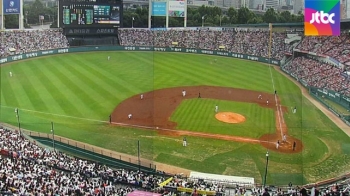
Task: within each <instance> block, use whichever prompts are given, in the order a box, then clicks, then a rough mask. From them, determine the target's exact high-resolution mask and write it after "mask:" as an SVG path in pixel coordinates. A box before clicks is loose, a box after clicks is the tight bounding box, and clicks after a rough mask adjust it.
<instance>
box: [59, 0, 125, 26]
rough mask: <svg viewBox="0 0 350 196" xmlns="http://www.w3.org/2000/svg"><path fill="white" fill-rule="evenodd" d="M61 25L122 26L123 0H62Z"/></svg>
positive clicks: (60, 6)
mask: <svg viewBox="0 0 350 196" xmlns="http://www.w3.org/2000/svg"><path fill="white" fill-rule="evenodd" d="M59 8H60V9H59V12H60V26H61V27H63V28H72V27H74V28H76V27H121V25H122V15H123V10H122V9H123V2H122V1H121V0H60V4H59Z"/></svg>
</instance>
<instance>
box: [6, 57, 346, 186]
mask: <svg viewBox="0 0 350 196" xmlns="http://www.w3.org/2000/svg"><path fill="white" fill-rule="evenodd" d="M107 56H111V60H110V61H107ZM213 58H215V59H217V62H216V63H213V64H210V62H212V61H213ZM10 71H12V72H13V77H9V72H10ZM271 73H272V74H270V69H269V67H268V66H266V65H262V64H260V63H257V62H252V61H244V60H239V59H233V58H224V57H213V56H207V55H194V54H181V53H155V52H98V53H97V52H93V53H76V54H65V55H57V56H48V57H45V58H37V59H30V60H25V61H18V62H15V63H12V64H6V65H4V66H2V67H1V110H0V112H1V116H0V120H1V121H2V122H5V123H9V124H12V125H17V119H16V116H15V113H14V108H16V107H18V108H19V114H20V122H21V126H22V127H23V128H25V129H29V130H35V131H39V132H44V133H48V134H49V133H50V129H51V121H53V122H54V129H55V134H57V135H60V136H64V137H68V138H71V139H75V140H79V141H82V142H86V143H89V144H92V145H97V146H101V147H104V148H107V149H111V150H115V151H118V152H123V153H128V154H131V155H137V141H138V140H140V142H141V156H142V157H144V158H148V159H152V160H155V161H159V162H163V163H168V164H171V165H176V166H179V167H183V168H187V169H191V170H196V171H201V172H208V173H218V174H226V175H236V176H249V177H254V178H255V179H256V181H257V182H262V178H263V176H264V172H265V153H266V149H264V148H263V147H262V146H260V145H254V144H246V143H237V142H228V141H220V140H213V139H203V138H194V137H188V143H189V146H188V147H187V148H182V146H181V140H182V138H176V137H165V136H158V135H156V133H155V132H152V131H145V130H137V129H132V128H120V127H113V126H109V125H108V124H107V123H106V122H105V121H108V116H109V114H110V113H111V112H112V111H113V109H114V108H115V107H116V106H117V105H118V104H119V103H120V102H122V101H123V100H125V99H127V98H128V97H131V96H133V95H135V94H138V93H142V92H148V91H152V90H154V89H162V88H168V87H176V86H194V85H213V86H225V87H236V88H243V89H250V90H259V91H264V92H269V93H273V85H272V81H271V75H272V78H273V81H274V85H275V87H276V89H277V91H278V95H279V97H280V99H281V100H282V104H283V105H284V106H286V107H287V108H291V107H294V106H296V107H297V113H296V114H292V113H291V112H289V113H288V114H286V115H285V116H284V118H285V121H286V123H287V125H288V127H289V128H288V131H289V134H291V135H293V136H294V137H296V138H299V139H301V140H302V141H303V142H304V145H305V150H304V151H303V152H302V153H299V154H293V155H285V154H280V153H275V152H270V163H269V169H268V178H267V179H268V183H270V184H275V185H276V184H288V183H289V181H291V180H292V181H293V184H304V183H307V182H315V181H317V180H321V179H325V178H329V177H334V176H337V175H340V174H343V173H344V172H347V171H349V170H350V165H349V164H348V163H349V162H350V155H349V153H348V150H347V148H346V147H347V146H349V144H350V139H349V137H348V136H347V135H345V134H344V133H343V132H342V131H341V130H340V129H339V128H337V127H336V126H335V124H334V123H333V122H332V121H330V120H329V119H328V118H327V117H326V116H325V115H324V114H323V113H322V112H321V111H320V110H318V109H317V108H315V107H314V106H313V105H312V104H311V103H310V102H309V101H308V100H307V99H306V98H304V97H302V95H301V91H300V89H299V88H298V87H297V86H296V85H295V84H294V83H293V82H292V81H289V80H288V79H287V78H285V77H284V76H283V75H282V74H280V73H278V72H277V71H275V70H274V69H273V68H272V71H271ZM196 101H197V100H188V101H186V102H183V103H182V104H181V106H180V107H179V108H178V110H176V111H175V113H174V115H173V116H172V117H171V118H172V119H173V120H175V121H178V122H179V128H181V129H193V130H202V129H200V128H199V127H195V125H194V124H193V123H191V121H186V120H185V119H182V118H181V116H180V114H181V113H182V112H184V110H185V108H186V107H194V108H195V107H197V106H194V105H195V104H197V103H195V102H196ZM206 101H208V102H207V103H206ZM203 102H204V103H203V105H202V106H201V107H203V108H204V109H203V112H202V113H201V115H202V117H203V118H202V117H200V118H199V117H196V113H195V112H194V113H192V112H189V113H188V114H186V116H187V118H188V119H192V120H193V122H195V121H196V119H197V121H199V122H202V121H203V122H204V118H206V119H208V121H209V126H208V125H203V127H204V126H207V129H205V131H212V132H215V131H226V128H225V126H224V125H221V124H220V125H219V124H217V123H218V122H215V121H214V119H213V116H211V117H209V116H208V115H207V114H206V112H205V111H204V110H206V109H205V108H206V107H209V106H208V105H207V104H209V105H210V110H213V106H212V103H214V102H215V101H214V100H203ZM220 102H222V104H224V106H221V105H220V109H223V108H222V107H227V108H230V109H240V110H241V112H240V113H243V114H245V115H254V111H257V112H259V113H258V114H257V115H256V119H257V122H254V123H253V122H249V121H247V122H246V123H247V124H246V125H244V124H242V125H240V129H239V130H236V131H237V132H236V133H240V134H243V133H244V132H245V133H246V135H247V136H250V137H258V136H259V135H261V134H263V131H264V130H266V133H267V132H272V131H273V128H272V127H271V126H272V125H273V123H274V119H270V117H269V116H271V117H272V116H273V115H272V113H271V112H270V111H269V110H268V109H261V108H258V107H257V106H254V105H249V104H247V103H245V104H241V103H236V102H223V101H220ZM244 110H246V111H244ZM210 118H211V119H210ZM248 123H249V124H248ZM211 126H212V127H213V129H211ZM214 127H215V129H214ZM238 127H239V126H238ZM249 127H254V129H251V130H250V128H249ZM217 128H218V129H217ZM220 129H221V130H220ZM165 144H166V145H165Z"/></svg>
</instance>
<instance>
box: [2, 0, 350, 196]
mask: <svg viewBox="0 0 350 196" xmlns="http://www.w3.org/2000/svg"><path fill="white" fill-rule="evenodd" d="M62 3H63V5H65V4H64V3H67V2H66V1H62ZM60 9H61V8H60ZM64 9H65V8H64V6H63V11H62V10H61V11H62V12H63V13H64ZM3 14H4V13H3ZM121 14H122V11H120V16H119V15H118V18H119V17H121V16H122V15H121ZM167 17H168V16H167ZM202 19H203V18H202ZM120 20H121V19H120ZM132 20H134V19H132ZM61 22H62V25H61V26H60V28H51V29H39V30H38V29H20V30H7V29H6V30H3V31H1V43H0V52H1V58H0V63H1V67H0V71H1V99H0V100H1V102H0V103H1V104H0V106H1V107H0V133H1V135H0V148H1V162H0V164H1V171H0V176H1V182H0V187H1V194H2V195H120V196H124V195H177V194H181V195H223V196H224V195H247V196H248V195H264V196H266V194H267V193H268V194H272V195H286V196H287V195H295V196H297V195H302V196H306V195H311V196H315V195H316V196H318V195H326V196H328V195H329V196H330V195H343V196H346V195H349V193H350V164H349V163H350V137H349V136H350V112H349V110H350V88H349V87H350V79H349V75H350V22H349V21H347V20H342V21H341V25H340V26H341V34H340V35H339V36H322V37H317V36H304V30H303V28H304V24H303V23H284V24H282V23H270V24H261V25H240V26H233V27H220V28H219V27H203V26H202V27H174V28H136V27H135V28H134V27H133V28H123V27H122V26H119V27H113V28H112V27H101V26H98V25H96V26H93V27H86V26H84V27H83V28H79V27H77V26H70V25H67V24H66V23H65V21H64V17H63V21H60V23H61ZM72 25H73V24H72ZM20 26H21V25H20ZM86 32H94V33H93V35H87V34H86ZM84 33H85V34H86V35H85V34H84ZM315 192H316V193H315Z"/></svg>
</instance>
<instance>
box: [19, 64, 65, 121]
mask: <svg viewBox="0 0 350 196" xmlns="http://www.w3.org/2000/svg"><path fill="white" fill-rule="evenodd" d="M47 63H48V64H47V65H51V64H50V62H47ZM41 69H42V65H40V64H36V63H34V62H28V64H26V69H25V71H26V72H27V73H30V74H28V76H30V80H31V82H32V84H33V86H35V89H38V91H40V96H41V99H42V101H43V102H44V103H45V105H46V110H44V112H45V111H49V112H50V113H58V114H61V113H64V111H63V109H62V108H61V107H60V106H59V104H58V103H57V102H55V101H52V100H55V98H54V97H53V96H52V94H51V93H50V92H49V90H48V89H47V88H45V85H44V84H43V83H45V82H46V81H45V80H44V78H43V77H42V76H43V74H39V73H42V72H41ZM48 106H49V107H48ZM26 109H30V108H26ZM36 111H40V110H36Z"/></svg>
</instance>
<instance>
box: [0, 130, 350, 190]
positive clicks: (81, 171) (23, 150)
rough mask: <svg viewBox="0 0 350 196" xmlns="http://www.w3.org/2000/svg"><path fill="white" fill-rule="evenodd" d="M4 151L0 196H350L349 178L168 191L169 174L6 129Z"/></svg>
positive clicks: (198, 185) (182, 181) (177, 182)
mask: <svg viewBox="0 0 350 196" xmlns="http://www.w3.org/2000/svg"><path fill="white" fill-rule="evenodd" d="M0 150H1V159H0V195H18V196H30V195H38V196H54V195H55V196H56V195H75V196H80V195H88V196H107V195H111V196H126V195H127V194H128V193H130V192H133V191H135V190H144V191H151V192H156V193H159V194H161V195H164V196H172V195H176V194H177V191H176V188H177V187H184V188H190V189H192V190H193V192H192V193H182V194H183V195H186V196H190V195H191V196H192V195H193V196H195V195H198V196H200V195H201V194H197V190H206V191H215V192H216V193H220V194H217V195H220V196H221V195H225V194H227V195H236V196H243V195H244V196H264V195H265V194H264V192H265V191H266V190H267V192H269V194H271V195H272V196H283V195H284V196H349V193H350V179H345V180H343V181H341V182H340V183H338V184H333V185H331V186H328V185H327V186H323V187H319V188H318V187H317V186H313V188H312V187H309V189H308V190H307V189H306V188H305V187H299V186H292V185H291V184H290V185H289V187H288V188H286V187H285V188H283V189H282V188H278V187H269V188H268V189H266V190H263V189H261V188H260V187H255V186H254V185H250V186H249V187H245V186H240V185H238V184H232V185H231V186H230V187H229V188H226V187H225V185H222V184H220V183H216V182H207V181H204V180H200V179H190V178H189V179H187V178H182V177H179V176H176V175H174V176H173V177H172V180H171V181H170V182H169V183H167V184H166V185H165V187H159V186H158V184H159V183H161V182H164V181H165V180H166V179H168V178H169V176H166V175H161V174H160V173H159V175H157V173H152V174H150V173H144V172H141V171H138V170H135V171H134V170H127V169H115V168H110V167H108V166H106V165H101V164H99V163H96V162H92V161H87V160H83V159H80V158H76V157H71V156H68V155H66V154H64V153H62V152H59V151H52V150H49V149H47V148H43V147H40V146H38V145H37V144H36V143H35V142H33V141H29V140H28V139H26V138H25V137H24V136H23V134H22V135H20V134H18V133H17V132H14V131H11V130H8V129H6V128H2V127H0ZM228 190H229V191H228ZM315 190H316V194H315Z"/></svg>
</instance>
